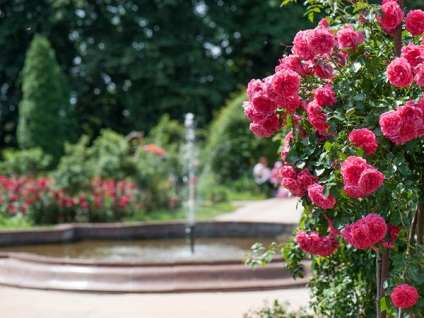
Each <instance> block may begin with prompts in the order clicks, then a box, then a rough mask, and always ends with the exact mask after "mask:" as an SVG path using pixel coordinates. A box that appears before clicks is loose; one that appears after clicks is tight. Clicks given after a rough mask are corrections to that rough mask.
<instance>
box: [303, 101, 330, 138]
mask: <svg viewBox="0 0 424 318" xmlns="http://www.w3.org/2000/svg"><path fill="white" fill-rule="evenodd" d="M306 113H307V114H308V120H309V122H310V123H311V125H312V126H313V127H314V128H315V129H316V130H318V131H327V129H328V128H330V124H329V123H327V122H326V121H325V120H326V118H327V115H326V114H325V113H324V112H323V111H322V109H321V106H319V105H318V103H317V102H316V101H315V100H313V101H311V102H310V103H309V104H308V109H307V111H306Z"/></svg>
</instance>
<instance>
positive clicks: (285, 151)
mask: <svg viewBox="0 0 424 318" xmlns="http://www.w3.org/2000/svg"><path fill="white" fill-rule="evenodd" d="M292 140H294V137H293V130H290V131H289V132H288V133H287V135H286V137H285V138H284V147H283V148H282V149H281V159H283V160H286V155H287V154H288V152H289V151H290V141H292Z"/></svg>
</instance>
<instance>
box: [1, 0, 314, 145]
mask: <svg viewBox="0 0 424 318" xmlns="http://www.w3.org/2000/svg"><path fill="white" fill-rule="evenodd" d="M280 2H281V1H280V0H269V1H262V0H211V1H202V0H192V1H186V0H156V1H151V0H138V1H135V0H124V1H123V0H95V1H80V0H3V1H1V4H0V46H1V47H2V49H1V52H2V55H4V57H5V58H4V59H0V110H1V113H0V133H1V129H4V128H5V127H10V130H9V131H8V135H9V136H10V135H11V134H12V133H13V131H14V128H13V127H14V126H13V123H14V122H16V110H14V109H15V108H16V106H17V103H18V101H19V100H20V98H21V93H20V89H19V86H20V83H19V81H18V80H17V79H18V75H19V71H20V70H21V69H22V66H23V61H24V56H23V54H22V52H24V51H25V50H26V49H27V47H28V45H29V41H30V40H31V38H32V36H33V33H34V32H38V33H41V34H44V35H46V36H48V38H49V39H50V41H51V43H52V46H53V48H54V49H55V51H56V52H57V57H58V60H59V63H60V65H61V66H62V68H63V69H64V70H65V71H66V75H67V77H68V80H69V81H70V84H71V88H72V102H73V103H74V104H75V110H76V116H77V118H78V124H79V128H80V130H79V133H85V134H88V135H90V136H92V137H95V136H96V135H97V134H98V133H99V131H100V130H101V129H102V128H111V129H113V130H115V131H117V132H120V133H122V134H126V133H128V132H129V131H131V130H133V129H137V130H143V131H144V132H145V133H147V132H148V130H149V129H151V128H152V127H153V126H154V125H155V124H156V123H158V122H159V118H160V117H161V116H162V115H163V114H164V113H168V114H169V115H170V118H171V119H177V120H180V121H182V120H183V114H184V113H186V112H192V113H195V114H196V119H197V120H198V124H199V126H203V125H205V124H208V123H209V122H210V120H211V118H212V117H213V112H214V111H215V110H217V109H218V108H219V107H221V106H222V105H223V104H225V100H226V98H227V97H228V94H229V93H230V92H232V91H234V90H237V88H238V86H239V85H240V84H245V83H246V81H247V80H248V79H249V78H254V77H256V78H257V77H262V76H263V74H264V73H266V72H267V71H269V70H271V69H272V68H273V66H274V64H275V61H276V60H277V59H278V58H279V56H281V55H282V53H283V52H284V45H283V44H290V43H291V39H292V38H293V36H294V34H295V32H296V31H297V29H298V28H305V24H306V23H307V20H306V18H303V17H302V15H303V12H302V11H301V10H300V7H301V6H300V5H293V6H291V7H290V8H288V9H287V8H285V9H284V10H283V9H281V8H279V4H280ZM282 35H287V38H284V37H282ZM3 47H4V48H5V49H4V50H3ZM6 114H8V115H7V116H8V117H7V118H6ZM6 120H7V122H8V123H10V124H8V125H5V124H4V121H6ZM0 138H1V139H2V140H0V143H4V138H5V136H1V135H0Z"/></svg>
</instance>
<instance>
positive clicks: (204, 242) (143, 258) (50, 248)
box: [0, 238, 276, 263]
mask: <svg viewBox="0 0 424 318" xmlns="http://www.w3.org/2000/svg"><path fill="white" fill-rule="evenodd" d="M273 241H276V239H271V238H260V239H258V238H213V239H211V238H198V239H196V245H195V252H194V253H192V252H191V250H190V246H189V244H188V243H187V242H186V240H184V239H157V240H134V241H80V242H75V243H64V244H43V245H29V246H13V247H5V248H0V252H26V253H33V254H38V255H42V256H49V257H57V258H68V259H84V260H94V261H106V262H149V263H151V262H152V263H155V262H173V261H177V262H178V261H208V260H228V259H231V260H240V261H241V260H242V259H243V257H244V256H245V254H246V253H248V252H249V251H250V247H251V246H252V245H253V244H254V243H255V242H261V243H263V244H264V245H265V246H267V245H269V244H270V243H271V242H273Z"/></svg>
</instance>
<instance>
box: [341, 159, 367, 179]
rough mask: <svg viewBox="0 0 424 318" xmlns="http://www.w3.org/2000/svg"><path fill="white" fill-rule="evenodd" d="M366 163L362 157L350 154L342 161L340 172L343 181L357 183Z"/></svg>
mask: <svg viewBox="0 0 424 318" xmlns="http://www.w3.org/2000/svg"><path fill="white" fill-rule="evenodd" d="M367 165H368V164H367V161H366V160H365V159H364V158H361V157H356V156H350V157H349V158H347V159H346V160H345V161H343V163H342V166H341V168H340V172H341V173H342V177H343V181H344V183H345V184H346V185H353V186H356V185H358V183H359V179H360V178H361V174H362V172H363V171H364V170H365V169H366V168H367Z"/></svg>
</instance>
